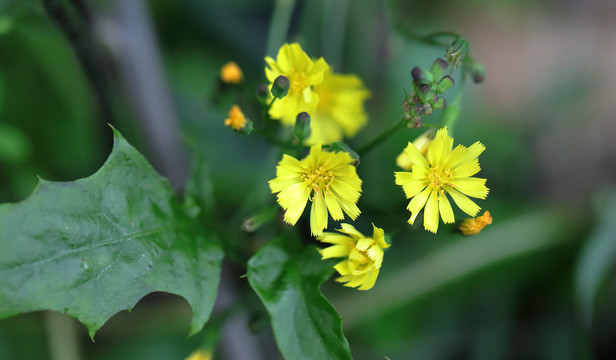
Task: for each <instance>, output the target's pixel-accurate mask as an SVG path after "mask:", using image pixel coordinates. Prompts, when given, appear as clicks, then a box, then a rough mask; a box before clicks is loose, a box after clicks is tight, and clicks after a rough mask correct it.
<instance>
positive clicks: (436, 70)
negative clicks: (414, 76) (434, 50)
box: [430, 58, 449, 79]
mask: <svg viewBox="0 0 616 360" xmlns="http://www.w3.org/2000/svg"><path fill="white" fill-rule="evenodd" d="M447 66H449V64H447V61H445V59H442V58H438V59H436V60H434V62H433V63H432V66H431V67H430V73H431V74H432V76H433V77H434V78H435V79H438V78H440V77H441V76H442V75H443V73H444V72H445V70H447Z"/></svg>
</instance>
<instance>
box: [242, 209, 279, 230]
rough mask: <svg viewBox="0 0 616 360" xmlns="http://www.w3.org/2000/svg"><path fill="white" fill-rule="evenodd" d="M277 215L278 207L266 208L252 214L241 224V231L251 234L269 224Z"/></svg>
mask: <svg viewBox="0 0 616 360" xmlns="http://www.w3.org/2000/svg"><path fill="white" fill-rule="evenodd" d="M277 213H278V207H276V206H273V207H266V208H264V209H261V210H259V211H257V212H256V213H254V214H252V215H251V216H250V217H249V218H248V219H245V220H244V222H243V223H242V230H244V231H246V232H253V231H256V230H257V229H259V228H260V227H261V226H263V225H265V224H267V223H269V222H271V221H272V220H274V219H275V218H276V214H277Z"/></svg>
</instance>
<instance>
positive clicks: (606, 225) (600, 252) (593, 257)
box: [575, 190, 616, 328]
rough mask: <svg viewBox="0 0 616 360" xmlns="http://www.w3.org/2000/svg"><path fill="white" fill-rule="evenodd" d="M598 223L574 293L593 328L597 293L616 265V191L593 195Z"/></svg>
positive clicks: (578, 270)
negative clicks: (615, 239) (615, 238)
mask: <svg viewBox="0 0 616 360" xmlns="http://www.w3.org/2000/svg"><path fill="white" fill-rule="evenodd" d="M594 208H595V212H596V213H597V214H598V219H597V223H596V225H595V228H594V229H593V231H592V232H591V234H590V235H589V237H588V240H587V241H586V243H585V245H584V247H583V249H582V252H581V255H580V259H579V261H578V264H577V266H576V271H575V293H576V297H577V302H578V306H579V308H580V312H581V316H582V321H583V322H584V325H585V326H587V327H588V328H590V325H591V323H592V314H593V308H594V303H595V298H596V296H597V292H598V291H599V289H600V288H601V284H602V283H603V282H604V281H605V279H606V278H607V277H608V275H609V274H610V272H611V271H613V269H614V266H615V265H616V241H614V234H616V191H615V190H611V191H608V190H606V191H602V192H599V193H598V194H596V196H595V198H594Z"/></svg>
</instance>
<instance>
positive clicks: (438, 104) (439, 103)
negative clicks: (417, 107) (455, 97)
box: [432, 97, 447, 110]
mask: <svg viewBox="0 0 616 360" xmlns="http://www.w3.org/2000/svg"><path fill="white" fill-rule="evenodd" d="M446 107H447V102H446V101H445V98H444V97H439V98H438V99H437V100H436V101H435V102H434V103H432V108H433V109H434V110H441V109H444V108H446Z"/></svg>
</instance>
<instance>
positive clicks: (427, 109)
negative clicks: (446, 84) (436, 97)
mask: <svg viewBox="0 0 616 360" xmlns="http://www.w3.org/2000/svg"><path fill="white" fill-rule="evenodd" d="M423 109H424V114H426V115H428V116H430V115H432V106H430V104H427V103H426V104H424V106H423Z"/></svg>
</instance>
